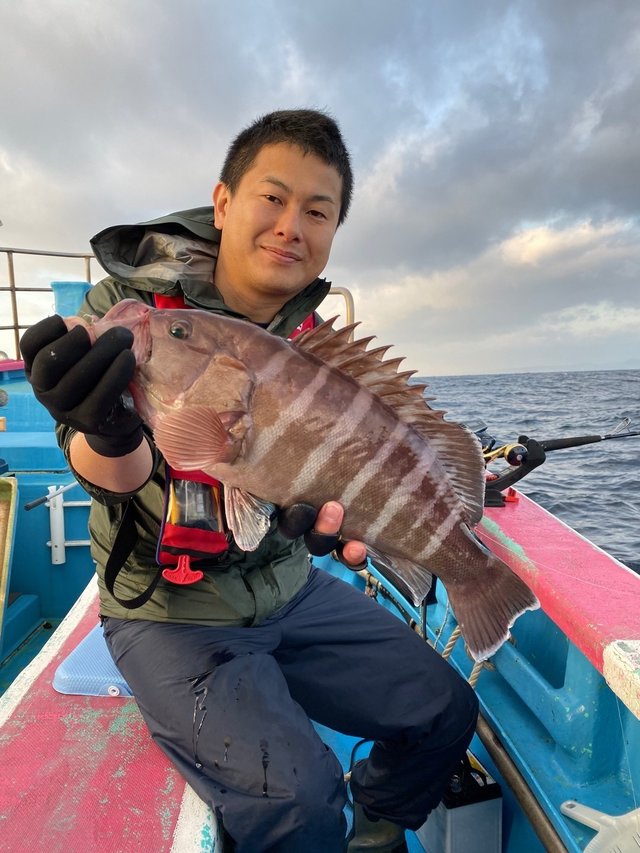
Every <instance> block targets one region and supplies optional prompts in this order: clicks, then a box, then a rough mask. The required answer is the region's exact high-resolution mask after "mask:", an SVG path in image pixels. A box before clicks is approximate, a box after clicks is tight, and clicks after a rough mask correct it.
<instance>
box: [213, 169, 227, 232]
mask: <svg viewBox="0 0 640 853" xmlns="http://www.w3.org/2000/svg"><path fill="white" fill-rule="evenodd" d="M230 198H231V193H230V192H229V187H228V186H227V185H226V184H223V183H222V181H219V182H218V183H217V184H216V185H215V187H214V188H213V224H214V225H215V226H216V228H218V229H219V230H222V226H223V225H224V220H225V217H226V214H227V205H228V203H229V199H230Z"/></svg>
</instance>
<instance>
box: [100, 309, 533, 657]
mask: <svg viewBox="0 0 640 853" xmlns="http://www.w3.org/2000/svg"><path fill="white" fill-rule="evenodd" d="M113 325H124V326H127V327H128V328H130V329H131V330H132V332H133V334H134V352H135V353H136V358H137V361H138V367H137V370H136V376H135V378H134V383H133V385H132V387H131V391H132V395H133V399H134V403H135V405H136V408H137V410H138V412H139V414H140V416H141V417H142V418H143V419H144V420H145V421H146V422H147V423H148V424H149V425H150V426H151V427H152V429H153V430H154V435H155V439H156V442H157V444H158V447H159V448H160V450H161V451H162V453H163V455H164V456H165V458H166V459H167V460H168V461H169V463H170V464H171V465H173V466H174V467H176V468H179V469H182V470H197V469H202V470H204V471H206V472H207V473H209V474H210V475H212V476H214V477H216V478H217V479H219V480H220V481H221V482H223V483H224V484H225V494H226V496H227V502H228V508H229V502H231V503H232V504H234V503H235V504H236V505H237V506H238V511H239V514H240V517H242V515H243V495H244V494H249V495H252V496H255V497H256V498H259V499H260V500H262V501H267V502H270V503H272V504H277V505H279V506H289V505H291V504H293V503H298V502H304V503H309V504H312V505H314V506H317V507H319V506H321V505H322V504H323V503H326V502H327V501H328V500H338V501H340V503H342V505H343V506H344V508H345V518H344V523H343V530H342V535H343V537H344V538H345V539H352V538H355V539H360V540H362V541H364V542H365V543H367V545H368V546H370V547H371V548H372V549H375V551H376V552H379V553H380V554H381V555H383V557H384V558H390V560H391V563H392V564H393V565H392V574H393V575H394V576H395V577H399V578H400V581H401V582H403V583H404V584H405V586H407V587H408V589H409V590H410V591H412V592H410V593H409V594H410V595H411V596H412V597H413V599H414V603H416V604H417V603H419V602H420V601H421V600H422V598H423V597H424V595H426V591H427V590H428V584H429V580H430V575H429V573H431V572H432V573H434V574H436V575H437V576H438V577H440V578H441V580H442V581H443V582H444V584H445V586H446V588H447V591H448V594H449V599H450V602H451V606H452V608H453V610H454V613H455V614H456V617H457V619H458V622H459V624H460V627H461V630H462V632H463V635H464V636H465V639H466V641H467V644H468V646H469V649H470V651H471V653H472V654H473V656H474V657H475V658H477V659H483V658H486V657H488V656H490V655H491V654H492V653H493V652H494V651H496V649H497V648H498V647H499V646H500V645H501V644H502V642H504V640H505V639H506V638H507V637H508V633H509V627H510V626H511V625H512V624H513V622H514V621H515V619H516V618H517V616H518V615H520V614H521V613H522V612H524V611H525V610H527V609H534V608H535V607H537V606H538V602H537V599H536V597H535V596H534V595H533V593H532V592H531V591H530V590H529V588H528V587H527V586H526V584H525V583H524V582H523V581H522V580H521V579H520V578H519V577H518V576H517V575H515V574H514V573H513V572H512V571H511V569H509V568H508V567H507V566H506V565H505V564H504V563H503V562H502V561H501V560H499V559H498V558H497V557H496V556H495V555H493V554H492V553H491V552H490V551H488V549H487V548H486V547H485V546H484V545H482V544H481V543H480V542H479V541H478V540H477V538H476V537H475V536H474V535H473V534H472V532H471V530H470V526H472V525H473V524H474V523H476V522H477V521H478V520H479V517H480V515H481V512H482V509H481V505H482V493H483V488H484V465H483V462H482V455H481V452H480V447H479V443H478V442H477V440H476V439H475V437H473V436H471V435H470V434H469V433H468V432H467V431H466V430H464V428H462V427H460V426H458V425H456V424H452V423H451V422H445V421H444V420H443V419H442V413H438V412H433V411H432V410H430V409H429V407H428V406H427V404H426V403H425V402H424V401H420V402H417V400H416V395H415V388H413V389H411V388H409V387H408V386H407V385H406V380H403V379H402V376H403V375H400V377H399V376H398V375H397V373H396V369H397V361H394V362H383V361H382V357H381V355H379V356H376V355H373V354H367V353H365V346H366V342H365V343H364V345H359V344H358V343H356V344H352V345H347V344H346V343H344V338H345V336H344V335H342V337H340V336H339V333H334V332H330V331H329V330H325V331H322V330H318V331H317V332H316V333H315V338H313V335H314V333H311V334H310V335H308V336H307V338H308V340H305V339H304V338H301V339H300V341H299V343H297V344H293V345H292V344H290V343H289V342H287V341H284V340H282V339H280V338H277V337H275V336H273V335H270V334H269V333H267V332H265V331H264V330H263V329H261V328H259V327H257V326H254V325H252V324H251V323H248V322H245V321H241V320H234V319H231V318H228V317H224V316H218V315H214V314H210V313H205V312H202V311H191V310H183V309H180V310H168V311H165V310H162V311H160V310H156V309H152V308H148V307H147V306H144V305H142V304H141V303H139V302H136V301H134V300H125V301H124V302H121V303H119V304H118V305H116V306H115V307H114V308H113V309H111V311H110V312H109V313H108V314H107V315H106V316H105V317H104V318H103V319H102V320H99V321H97V322H96V323H95V324H94V327H93V328H94V332H95V334H97V335H99V334H102V332H103V331H105V330H106V328H110V327H111V326H113ZM315 341H320V344H319V345H315ZM314 346H315V349H316V350H317V352H319V353H325V354H326V353H330V354H331V355H330V358H329V361H330V362H331V361H333V363H327V362H326V361H325V360H323V359H322V358H320V357H318V355H316V354H314ZM334 352H335V356H334V355H333V353H334ZM336 364H341V365H342V366H341V367H337V366H335V365H336ZM390 364H391V365H392V368H389V365H390ZM378 367H379V369H378ZM392 374H393V375H392ZM358 376H359V377H360V381H359V380H358V378H356V377H358ZM376 389H378V393H377V392H376ZM418 393H421V391H420V390H419V392H418ZM411 395H413V400H409V406H408V411H409V412H410V414H409V415H406V414H405V415H404V416H399V412H400V413H401V415H402V412H403V411H404V410H403V406H404V405H405V398H407V399H409V398H410V397H411ZM389 401H392V402H393V405H389ZM414 421H415V423H414ZM426 436H429V437H430V438H427V437H426ZM445 456H446V458H447V466H446V467H445V465H444V464H443V462H442V459H443V457H445ZM452 460H453V462H452ZM452 467H454V468H455V469H456V471H455V473H454V474H451V469H452ZM456 478H457V479H458V480H459V482H461V483H463V484H464V489H465V491H470V492H471V493H472V494H471V498H469V497H468V496H467V499H466V500H463V499H461V497H460V496H459V495H458V493H457V491H456V489H455V488H454V486H453V483H454V482H457V480H456ZM237 490H239V491H237ZM230 509H233V507H231V508H230ZM229 515H230V516H233V515H234V513H233V512H230V513H229ZM239 524H240V523H239ZM234 533H235V534H236V538H237V539H238V538H242V537H241V532H240V531H239V530H234ZM253 547H255V545H253Z"/></svg>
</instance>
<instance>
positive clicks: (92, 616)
mask: <svg viewBox="0 0 640 853" xmlns="http://www.w3.org/2000/svg"><path fill="white" fill-rule="evenodd" d="M74 611H75V613H74ZM74 611H72V612H71V614H69V617H68V621H67V622H66V624H65V623H63V625H62V626H61V629H59V631H61V633H59V636H58V638H57V642H56V640H55V639H54V638H52V643H50V645H52V644H53V648H49V647H47V648H46V649H45V650H44V653H43V655H44V657H42V656H41V657H39V658H36V660H35V661H33V662H32V664H31V665H30V667H28V668H27V669H26V670H24V672H23V673H22V674H21V675H20V677H19V678H18V679H17V681H16V682H14V684H13V685H12V686H11V688H10V689H9V690H8V691H7V693H5V694H4V696H3V697H2V699H1V700H0V725H1V728H0V766H1V767H2V776H3V782H2V785H1V786H0V815H1V816H2V831H1V834H0V850H10V851H17V850H46V851H47V853H57V851H60V853H86V851H88V850H94V849H96V850H103V851H109V853H120V852H122V853H128V851H133V850H153V851H171V850H173V851H176V853H183V851H184V853H188V851H204V850H207V851H211V850H212V849H216V848H215V831H216V830H215V823H214V822H213V821H212V819H211V815H210V813H209V810H208V809H207V808H206V807H205V806H204V804H203V803H201V801H200V800H199V799H198V798H197V797H196V796H195V794H193V792H192V791H191V789H189V788H188V787H187V786H186V784H185V782H184V780H183V779H182V777H181V776H180V775H179V774H178V773H177V771H176V770H175V769H174V768H173V767H172V766H171V764H170V763H169V762H168V761H167V759H166V758H165V757H164V755H163V754H162V753H161V752H160V750H159V749H158V748H157V747H156V746H155V744H154V743H153V742H152V741H151V739H150V738H149V735H148V733H147V730H146V728H145V726H144V723H143V721H142V718H141V716H140V714H139V712H138V710H137V707H136V704H135V702H134V701H133V699H122V698H120V699H112V698H109V697H87V696H67V695H62V694H60V693H57V692H56V691H55V690H54V689H53V687H52V680H53V675H54V673H55V670H56V669H57V667H58V665H59V664H60V663H61V661H62V660H64V658H65V657H66V656H67V655H68V654H69V652H71V651H72V650H73V649H74V648H75V647H76V645H77V644H78V642H79V641H80V640H81V639H83V637H85V636H86V634H87V633H88V632H89V631H90V630H91V629H92V628H93V627H94V626H95V625H96V622H97V614H98V606H97V597H96V587H95V585H94V584H91V588H88V589H87V591H86V592H85V593H84V594H83V596H82V598H81V599H80V600H79V602H78V604H77V605H76V606H75V608H74ZM56 646H57V648H56ZM217 849H220V847H218V848H217Z"/></svg>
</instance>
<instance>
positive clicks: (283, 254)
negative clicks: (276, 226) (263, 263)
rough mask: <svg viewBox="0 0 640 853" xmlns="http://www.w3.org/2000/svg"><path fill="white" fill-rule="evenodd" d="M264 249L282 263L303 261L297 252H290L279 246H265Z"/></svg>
mask: <svg viewBox="0 0 640 853" xmlns="http://www.w3.org/2000/svg"><path fill="white" fill-rule="evenodd" d="M263 248H264V250H265V251H266V252H268V253H269V254H270V255H274V256H275V257H276V260H279V261H282V262H283V263H295V262H296V261H301V260H302V258H301V257H300V255H298V254H296V253H295V252H289V251H287V250H286V249H279V248H278V247H277V246H263Z"/></svg>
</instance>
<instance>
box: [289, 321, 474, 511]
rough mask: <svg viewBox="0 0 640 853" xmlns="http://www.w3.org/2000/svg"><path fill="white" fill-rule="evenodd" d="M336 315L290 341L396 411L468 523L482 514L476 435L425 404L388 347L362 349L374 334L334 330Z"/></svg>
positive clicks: (418, 388) (418, 386) (420, 385)
mask: <svg viewBox="0 0 640 853" xmlns="http://www.w3.org/2000/svg"><path fill="white" fill-rule="evenodd" d="M335 320H336V318H335V317H332V318H331V319H330V320H326V321H325V322H324V323H321V324H320V325H319V326H316V328H315V329H309V330H307V331H305V332H303V333H302V334H301V335H298V337H297V338H295V340H294V341H292V344H291V345H292V346H293V347H295V348H296V349H299V350H302V351H303V352H307V353H310V354H311V355H314V356H315V357H316V358H319V359H320V360H321V361H323V362H324V363H325V364H327V365H329V366H330V367H334V368H336V369H337V370H340V371H342V373H345V374H347V376H350V377H351V378H352V379H354V380H355V381H356V382H358V384H360V385H363V386H364V387H366V388H368V389H369V390H370V391H371V392H372V393H374V394H376V396H377V397H379V399H380V400H382V402H383V403H385V404H386V405H388V406H390V407H391V408H392V409H393V410H394V411H395V413H396V414H397V416H398V417H399V418H400V419H401V420H402V421H404V422H405V423H406V424H408V425H409V426H411V427H412V428H413V429H415V430H416V432H418V433H419V434H420V435H421V436H422V437H423V438H425V439H426V440H427V441H428V442H429V444H430V445H431V446H432V447H433V448H434V450H435V451H436V453H437V455H438V460H439V461H440V463H441V464H442V466H443V467H444V469H445V470H446V472H447V475H448V476H449V479H450V481H451V484H452V486H453V488H454V489H455V491H456V493H457V494H458V496H459V497H460V500H461V501H462V503H463V505H464V507H465V510H466V515H467V520H468V522H469V524H472V525H473V524H477V523H478V521H479V520H480V519H481V518H482V509H483V504H484V484H485V474H484V459H483V456H482V449H481V447H480V442H479V441H478V439H477V438H476V436H475V435H474V434H473V433H472V432H470V431H469V430H467V429H466V428H465V427H463V426H461V425H460V424H457V423H454V422H453V421H446V420H444V415H445V412H442V411H437V410H435V409H432V408H431V407H430V406H429V402H428V401H429V400H430V399H433V398H425V396H424V391H425V389H426V388H427V386H426V385H425V384H424V383H418V382H415V383H410V382H409V380H410V379H411V377H412V376H413V375H414V373H415V371H409V370H405V371H402V372H400V371H399V367H400V364H401V363H402V361H403V360H404V359H402V358H388V359H386V360H385V359H384V355H385V354H386V352H387V350H388V349H389V347H388V346H383V347H376V348H375V349H371V350H367V346H368V345H369V344H370V343H371V341H372V340H373V336H371V337H367V338H360V339H356V340H352V333H353V331H354V329H355V328H356V326H358V325H359V324H358V323H352V324H350V325H348V326H344V327H343V328H341V329H337V330H334V328H333V324H334V322H335Z"/></svg>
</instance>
